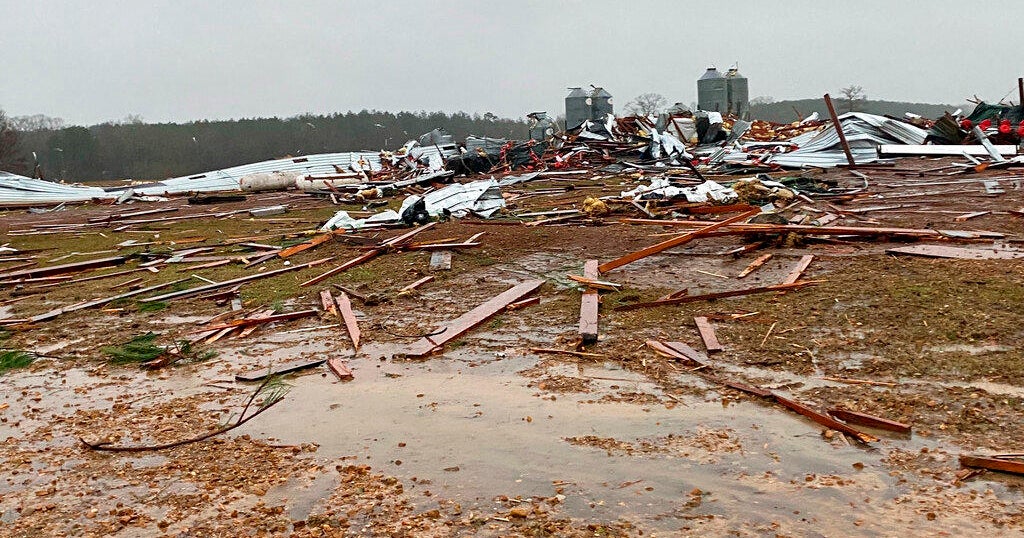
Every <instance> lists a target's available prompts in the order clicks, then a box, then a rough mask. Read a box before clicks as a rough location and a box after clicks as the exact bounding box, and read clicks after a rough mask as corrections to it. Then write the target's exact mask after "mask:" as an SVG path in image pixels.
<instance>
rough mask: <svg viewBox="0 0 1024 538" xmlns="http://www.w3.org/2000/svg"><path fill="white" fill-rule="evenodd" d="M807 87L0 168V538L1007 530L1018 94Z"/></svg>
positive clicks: (574, 96) (1013, 478) (1020, 240)
mask: <svg viewBox="0 0 1024 538" xmlns="http://www.w3.org/2000/svg"><path fill="white" fill-rule="evenodd" d="M711 71H712V70H709V72H708V73H706V74H705V75H704V77H702V78H701V81H699V82H700V83H705V82H707V83H714V82H716V81H718V80H720V79H721V80H733V79H737V77H738V76H739V75H738V72H734V71H730V72H729V73H727V74H725V75H722V74H719V73H718V72H717V71H714V73H712V72H711ZM737 80H738V79H737ZM743 80H744V86H743V88H744V89H743V92H744V93H743V95H744V97H743V99H745V95H746V93H745V92H746V89H745V88H746V87H745V84H746V82H745V79H743ZM730 87H731V86H730ZM730 95H731V94H730ZM824 97H825V99H824V100H825V102H826V103H827V104H828V106H829V110H830V114H829V116H828V117H819V116H818V115H817V114H815V115H813V116H811V117H805V118H798V119H797V120H796V121H793V122H792V123H773V122H768V121H762V120H759V119H756V118H752V117H750V114H749V109H748V107H747V104H746V103H745V101H744V102H742V103H732V101H727V102H726V103H725V106H722V105H720V104H717V103H716V104H715V105H714V107H709V108H707V109H700V107H699V109H697V110H693V111H691V110H689V109H688V108H687V107H685V106H682V105H677V106H675V107H672V108H670V109H669V110H668V111H667V112H664V113H661V114H660V115H651V116H644V115H629V116H617V115H615V113H614V111H613V109H612V106H611V95H610V93H609V91H608V90H606V89H603V88H597V87H593V88H591V89H581V88H573V89H571V93H570V94H569V96H568V97H567V98H566V115H565V120H564V121H562V120H560V119H559V120H556V119H552V118H551V117H550V116H549V115H548V114H547V113H546V112H533V113H531V114H529V116H528V118H529V128H528V131H527V132H524V133H520V134H521V136H522V139H518V140H516V139H500V138H488V137H476V136H470V137H468V138H466V139H459V140H456V139H455V138H454V137H453V136H451V135H449V134H448V133H447V132H445V131H444V130H443V129H440V128H439V129H436V130H434V131H432V132H429V133H426V134H424V135H423V136H422V137H418V138H415V139H413V140H410V141H409V142H407V143H405V144H403V145H401V146H400V147H397V148H389V149H386V150H381V151H346V152H340V153H324V154H315V155H304V156H301V157H286V158H278V159H273V160H267V161H263V162H258V163H253V164H241V165H239V166H235V167H232V168H226V169H223V170H213V171H208V172H205V173H198V174H192V175H188V176H183V177H175V178H170V179H164V180H161V181H148V182H139V181H132V182H127V183H117V184H113V183H108V184H105V185H102V186H97V185H96V184H90V185H84V184H72V183H57V182H54V181H48V180H44V179H41V178H39V177H35V178H31V177H25V176H20V175H15V174H10V173H2V174H0V206H2V207H3V210H2V213H3V217H2V219H0V232H2V237H3V239H2V241H0V347H2V350H0V376H2V383H3V386H4V391H3V393H2V395H0V439H4V441H3V442H2V443H0V461H2V462H3V470H2V471H0V477H2V482H0V534H3V535H8V536H109V535H122V534H120V533H124V534H123V535H125V536H143V535H146V536H156V535H158V534H166V535H174V536H242V535H246V536H248V535H254V536H255V535H294V536H336V535H337V536H350V535H351V536H362V535H378V536H385V535H390V536H402V535H406V536H420V535H423V536H451V535H458V536H470V535H477V534H478V533H479V535H485V536H507V535H529V536H639V535H641V534H643V535H650V536H661V535H665V536H683V535H686V536H689V535H698V534H707V535H726V534H728V535H736V536H766V535H772V536H848V535H897V534H902V533H911V535H913V533H916V532H925V533H926V534H928V533H931V530H936V531H937V530H939V529H943V528H945V529H949V528H957V529H960V530H958V531H957V532H955V533H953V534H951V535H969V534H974V533H975V532H981V531H983V530H984V531H986V532H993V533H994V534H993V535H1003V534H1002V533H1006V534H1005V535H1018V534H1019V533H1022V532H1024V516H1022V515H1021V510H1020V507H1021V505H1022V504H1021V497H1020V495H1021V491H1022V488H1024V478H1022V477H1021V476H1020V475H1021V474H1022V473H1024V463H1022V459H1021V458H1022V453H1024V381H1022V380H1024V376H1022V374H1024V352H1022V350H1024V345H1022V341H1024V234H1022V226H1024V190H1022V187H1021V183H1022V180H1024V156H1022V155H1020V154H1019V153H1020V147H1021V136H1022V135H1024V113H1022V108H1021V106H1020V105H1019V104H1017V105H1003V104H989V103H984V102H978V103H977V104H976V106H975V107H974V109H973V111H970V112H965V111H963V110H958V111H950V112H949V113H947V114H945V115H943V116H941V117H937V118H924V117H921V116H917V115H914V114H908V115H906V116H904V117H890V116H881V115H874V114H868V113H863V112H848V113H845V114H836V113H835V107H834V106H833V104H832V100H831V98H830V96H828V95H825V96H824ZM703 106H705V103H704V102H703V100H702V103H701V107H703ZM723 111H724V112H723ZM268 157H269V156H268ZM752 492H754V493H756V494H759V495H755V494H752ZM758 499H759V500H758ZM816 509H817V510H816ZM808 510H811V511H815V510H816V512H815V515H814V516H813V517H811V516H810V515H807V517H804V514H803V512H805V511H808ZM936 519H938V520H939V521H940V522H944V523H943V525H941V526H935V527H934V528H932V527H930V526H929V525H930V524H932V522H933V521H934V520H936ZM935 523H936V524H937V523H938V522H935ZM241 529H245V532H242V530H241ZM928 529H931V530H928ZM993 529H995V530H994V531H993ZM250 530H251V532H250ZM929 535H931V534H929Z"/></svg>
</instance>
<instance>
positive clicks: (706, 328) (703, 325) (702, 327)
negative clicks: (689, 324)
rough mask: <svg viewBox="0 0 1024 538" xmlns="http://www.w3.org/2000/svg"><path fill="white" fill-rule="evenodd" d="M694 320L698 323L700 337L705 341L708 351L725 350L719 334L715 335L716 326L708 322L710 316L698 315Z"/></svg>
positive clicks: (705, 347)
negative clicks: (719, 339)
mask: <svg viewBox="0 0 1024 538" xmlns="http://www.w3.org/2000/svg"><path fill="white" fill-rule="evenodd" d="M693 322H694V323H696V324H697V332H699V333H700V339H701V340H703V341H704V349H706V350H707V351H708V353H717V352H719V351H725V348H724V347H722V344H721V343H720V342H719V341H718V336H716V335H715V328H714V327H712V326H711V323H710V322H708V318H706V317H704V316H696V317H694V318H693Z"/></svg>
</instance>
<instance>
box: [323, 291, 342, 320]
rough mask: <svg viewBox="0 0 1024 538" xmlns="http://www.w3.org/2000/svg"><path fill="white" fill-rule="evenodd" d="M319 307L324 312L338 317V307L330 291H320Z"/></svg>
mask: <svg viewBox="0 0 1024 538" xmlns="http://www.w3.org/2000/svg"><path fill="white" fill-rule="evenodd" d="M320 305H321V306H323V307H324V312H327V313H328V314H330V315H332V316H338V305H337V304H336V303H335V302H334V296H333V295H331V290H320Z"/></svg>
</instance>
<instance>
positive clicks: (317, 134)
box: [12, 110, 527, 181]
mask: <svg viewBox="0 0 1024 538" xmlns="http://www.w3.org/2000/svg"><path fill="white" fill-rule="evenodd" d="M39 118H41V119H42V120H43V121H36V122H29V123H35V125H26V126H22V128H23V129H25V130H20V131H18V133H17V134H18V141H19V144H18V149H19V150H20V153H21V155H22V156H23V157H24V158H25V163H26V164H27V168H28V171H29V172H30V171H31V167H32V162H33V161H32V153H33V152H35V154H36V158H37V159H38V160H39V164H40V166H41V167H42V170H43V173H44V176H45V177H46V178H47V179H67V180H69V181H98V180H110V179H122V178H132V179H137V180H157V179H166V178H168V177H176V176H183V175H188V174H193V173H197V172H204V171H207V170H217V169H220V168H227V167H230V166H235V165H239V164H246V163H251V162H257V161H263V160H267V159H276V158H281V157H287V156H298V155H307V154H312V153H329V152H339V151H356V150H371V151H378V150H380V149H389V150H394V149H397V148H399V147H401V146H402V144H405V142H407V141H409V140H413V139H416V138H419V136H420V135H422V134H424V133H427V132H429V131H431V130H433V129H435V128H437V127H441V128H444V129H445V130H447V131H448V132H449V133H451V134H452V135H453V136H455V139H456V141H460V142H461V141H462V139H464V138H465V137H466V136H467V135H471V134H473V135H478V136H491V137H502V138H510V137H511V138H519V139H523V138H526V136H527V132H526V122H525V121H520V120H512V119H506V118H499V117H497V116H495V115H493V114H489V113H488V114H484V115H480V114H472V115H471V114H467V113H465V112H456V113H454V114H445V113H442V112H431V113H428V112H399V113H397V114H395V113H391V112H380V111H376V110H373V111H369V110H363V111H362V112H348V113H345V114H340V113H339V114H332V115H301V116H295V117H291V118H286V119H281V118H254V119H240V120H225V121H196V122H190V123H155V124H147V123H142V122H141V121H140V120H139V119H138V118H128V119H126V120H125V121H121V122H111V123H104V124H101V125H93V126H91V127H80V126H71V127H63V126H61V127H60V128H53V127H54V125H53V124H54V122H53V121H52V119H51V118H44V117H30V118H28V119H29V120H32V119H39ZM12 119H14V120H17V119H18V118H12ZM59 123H60V122H59V121H58V122H57V124H58V125H59ZM15 125H17V123H15Z"/></svg>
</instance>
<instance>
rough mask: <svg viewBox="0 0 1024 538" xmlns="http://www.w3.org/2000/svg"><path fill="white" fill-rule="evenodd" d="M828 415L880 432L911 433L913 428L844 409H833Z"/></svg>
mask: <svg viewBox="0 0 1024 538" xmlns="http://www.w3.org/2000/svg"><path fill="white" fill-rule="evenodd" d="M828 414H830V415H832V416H834V417H836V418H838V419H839V420H842V421H843V422H849V423H850V424H858V425H861V426H868V427H869V428H878V429H880V430H889V431H894V432H899V433H910V430H911V427H910V425H909V424H904V423H902V422H896V421H893V420H889V419H885V418H882V417H876V416H874V415H868V414H865V413H858V412H856V411H850V410H849V409H843V408H841V407H833V408H831V409H829V410H828Z"/></svg>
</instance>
